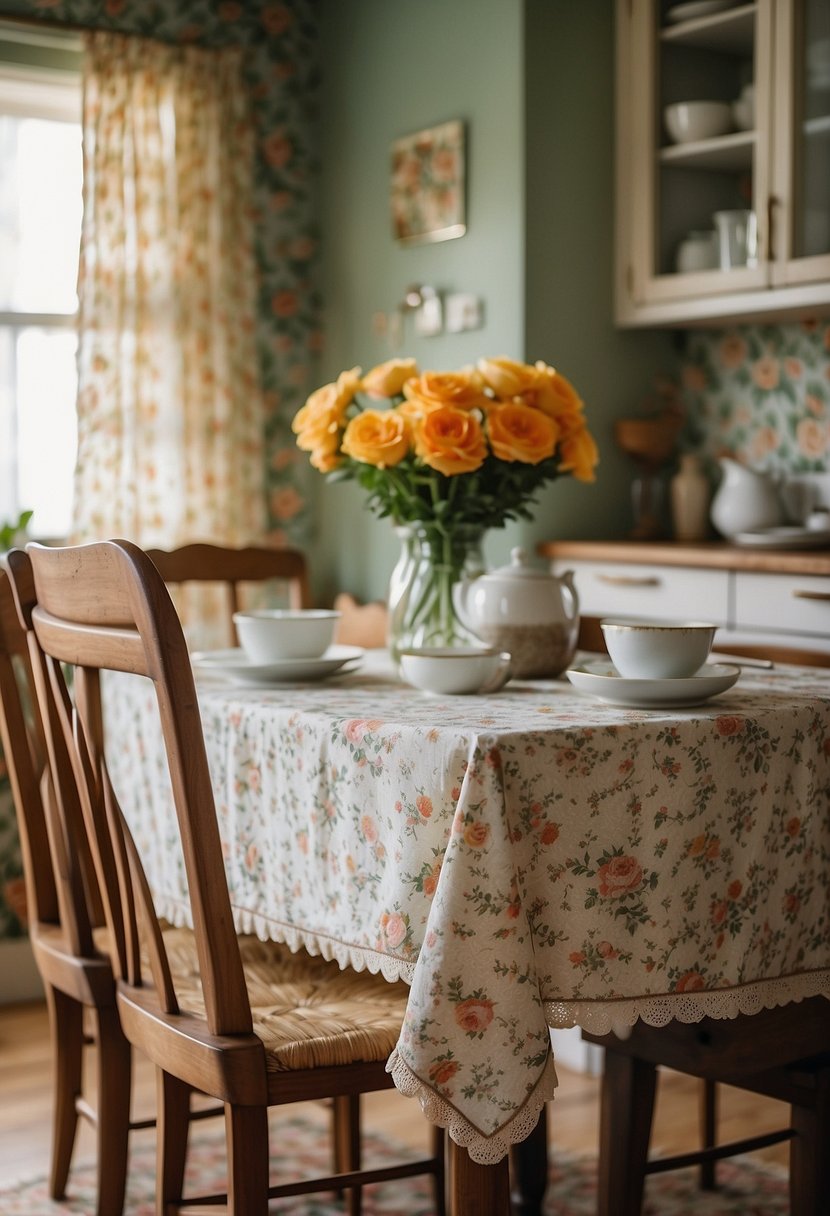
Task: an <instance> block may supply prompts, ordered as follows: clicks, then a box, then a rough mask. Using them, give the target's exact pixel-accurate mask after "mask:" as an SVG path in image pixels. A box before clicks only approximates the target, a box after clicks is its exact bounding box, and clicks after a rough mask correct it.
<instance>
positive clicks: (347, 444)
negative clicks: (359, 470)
mask: <svg viewBox="0 0 830 1216" xmlns="http://www.w3.org/2000/svg"><path fill="white" fill-rule="evenodd" d="M341 448H342V451H344V452H345V453H346V455H347V456H351V457H352V459H353V460H360V461H362V462H363V464H373V465H375V466H376V467H377V468H379V469H388V468H392V467H393V466H394V465H396V464H400V462H401V461H402V460H403V458H404V456H406V454H407V452H408V451H409V428H408V426H407V423H406V419H405V418H403V417H402V416H401V415H400V414H396V413H395V411H394V410H364V411H363V413H362V414H358V415H357V417H356V418H352V420H351V422H350V423H349V425H348V426H347V427H346V430H345V431H344V433H343V442H342V445H341Z"/></svg>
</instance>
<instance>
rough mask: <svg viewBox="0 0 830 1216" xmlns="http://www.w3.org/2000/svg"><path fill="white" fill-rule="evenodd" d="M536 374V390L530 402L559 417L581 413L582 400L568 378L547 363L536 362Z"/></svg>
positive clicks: (548, 413) (553, 416)
mask: <svg viewBox="0 0 830 1216" xmlns="http://www.w3.org/2000/svg"><path fill="white" fill-rule="evenodd" d="M536 373H537V375H538V377H539V378H538V381H537V387H536V391H535V392H534V395H533V402H532V404H533V405H535V406H536V408H537V409H539V410H541V411H542V413H543V414H547V415H548V416H549V417H551V418H556V419H560V418H562V417H563V416H565V417H571V418H575V417H577V416H579V415H580V414H581V413H582V409H583V402H582V398H581V397H580V395H579V393H578V392H577V391H576V389H575V388H574V386H573V385H572V384H571V382H570V380H568V379H566V377H565V376H563V375H562V373H561V372H558V371H557V370H556V368H554V367H548V365H547V363H542V362H539V363H537V364H536Z"/></svg>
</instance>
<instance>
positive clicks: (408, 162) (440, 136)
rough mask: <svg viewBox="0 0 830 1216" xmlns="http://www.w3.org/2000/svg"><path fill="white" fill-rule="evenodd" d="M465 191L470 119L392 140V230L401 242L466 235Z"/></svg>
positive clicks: (457, 120) (407, 243) (408, 242)
mask: <svg viewBox="0 0 830 1216" xmlns="http://www.w3.org/2000/svg"><path fill="white" fill-rule="evenodd" d="M464 191H465V170H464V124H463V122H461V121H460V120H459V119H456V120H454V121H452V122H445V123H441V125H440V126H437V127H429V128H427V129H426V130H425V131H416V132H415V134H414V135H405V136H404V137H403V138H402V139H396V140H395V142H394V143H393V144H392V188H391V203H392V231H393V234H394V236H395V239H396V240H397V241H398V242H399V243H400V244H401V245H415V244H422V243H423V242H426V241H449V240H452V238H453V237H456V236H463V235H464V233H465V232H466V230H467V226H466V223H465V198H464Z"/></svg>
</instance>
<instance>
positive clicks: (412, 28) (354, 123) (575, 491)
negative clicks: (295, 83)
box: [312, 0, 673, 599]
mask: <svg viewBox="0 0 830 1216" xmlns="http://www.w3.org/2000/svg"><path fill="white" fill-rule="evenodd" d="M612 12H613V4H612V0H582V3H580V4H573V3H570V2H569V0H395V2H394V3H389V2H388V0H348V3H343V2H342V0H323V4H322V9H321V37H322V47H321V52H322V53H321V69H322V96H321V116H322V142H321V151H322V223H321V229H322V233H323V247H322V259H323V265H322V286H323V293H324V315H325V322H326V346H325V354H324V356H323V363H322V376H321V379H322V380H328V379H331V378H333V377H334V376H335V375H336V374H337V372H338V371H340V370H341V369H342V368H344V367H351V366H353V365H354V364H360V365H362V366H363V367H364V368H367V367H369V366H371V365H373V364H374V363H377V362H380V361H381V360H382V359H385V358H388V357H390V355H392V354H393V353H399V354H412V355H414V356H415V357H416V358H417V359H418V361H419V363H420V365H421V366H422V367H424V368H440V369H449V368H454V367H459V366H461V365H463V364H464V363H468V362H471V361H474V360H475V359H476V358H478V357H479V356H480V355H483V354H490V355H501V354H504V355H509V356H511V357H513V358H519V359H528V360H530V361H535V360H536V359H544V360H546V361H547V362H550V363H552V364H554V365H556V366H559V367H560V368H561V370H562V371H563V372H564V373H565V374H566V375H567V376H568V377H569V378H571V379H572V380H573V381H574V382H575V383H576V384H577V385H578V387H579V389H580V391H581V392H582V394H583V396H584V397H585V400H586V402H588V406H589V412H590V421H591V426H592V429H593V430H594V432H595V434H596V436H597V439H598V441H599V442H600V444H601V448H602V455H603V463H602V466H601V469H600V475H599V480H598V482H597V484H596V486H593V487H585V486H578V485H576V484H574V483H572V482H570V481H569V480H567V479H564V480H563V481H561V482H559V483H557V484H555V485H554V486H552V487H551V488H550V489H549V490H548V491H547V492H546V493H545V496H544V498H543V499H542V500H541V503H540V508H539V511H538V513H537V518H536V520H535V521H534V523H533V524H531V525H514V526H512V527H510V528H508V529H505V530H504V531H499V532H495V533H493V534H491V536H490V537H489V538H488V542H487V557H488V559H489V560H490V561H491V562H493V563H495V562H500V561H502V560H503V559H505V558H506V556H507V552H508V550H509V547H510V545H511V544H515V543H516V542H517V540H524V541H527V542H531V541H533V540H535V539H537V538H541V537H551V536H577V535H581V536H591V535H597V536H599V535H621V534H622V533H623V532H624V531H625V528H626V527H627V526H628V519H627V517H626V513H627V510H628V486H629V482H630V471H629V470H628V469H626V468H625V467H624V466H623V464H622V463H621V460H620V458H619V457H618V456H617V454H616V453H615V452H614V451H613V449H612V446H611V443H610V438H609V437H610V425H611V419H612V418H613V417H614V416H618V415H620V414H621V413H625V412H627V411H630V410H635V409H638V408H639V403H640V400H641V398H642V397H643V396H644V395H645V393H646V392H647V391H649V389H650V387H651V384H652V380H653V378H654V375H655V373H656V372H657V371H659V370H660V368H661V367H664V366H665V365H666V364H668V365H669V367H671V366H673V346H672V344H671V340H670V338H669V337H668V336H667V335H665V334H654V333H652V334H649V335H644V334H634V335H631V334H629V335H623V334H618V333H617V332H616V331H615V330H614V328H613V324H612V232H613V189H612V170H613V151H612V149H613V79H612V76H613V69H612V65H613V54H612V42H613V24H612ZM452 118H462V119H464V120H465V122H466V123H467V136H468V145H467V167H468V190H467V198H468V214H467V221H468V232H467V234H466V236H464V237H462V238H460V239H458V240H453V241H447V242H444V243H441V244H436V245H420V246H412V247H407V248H401V247H399V246H397V245H396V244H395V242H394V240H393V239H392V236H391V233H390V221H389V150H390V144H391V142H392V141H393V140H394V139H396V138H397V137H399V136H402V135H406V134H409V133H411V132H413V131H416V130H419V129H420V128H422V127H428V126H431V125H433V124H435V123H438V122H442V121H445V120H447V119H452ZM413 282H415V283H417V282H422V283H428V284H430V285H432V286H433V287H435V288H437V289H439V290H441V291H464V292H473V293H475V294H476V295H478V296H480V297H482V299H483V301H484V324H483V327H482V328H481V329H479V330H476V331H472V332H469V333H465V334H460V335H442V336H441V337H438V338H429V339H419V338H417V337H416V336H415V335H414V333H413V330H412V321H411V319H408V320H407V321H406V330H405V336H404V341H403V343H402V347H401V349H400V350H399V351H397V352H394V351H392V350H391V349H390V347H389V346H388V345H387V344H386V343H385V342H384V341H383V340H382V339H380V338H378V337H377V336H375V335H374V334H373V332H372V315H373V313H375V312H376V311H389V310H390V309H393V308H394V307H395V305H396V304H397V303H398V301H399V300H400V299H401V298H402V296H403V292H404V289H405V287H406V286H407V284H409V283H413ZM317 494H318V502H317V508H318V510H317V535H316V539H315V542H314V545H313V550H312V554H313V558H312V560H313V567H314V574H315V590H316V593H317V595H318V597H319V598H321V599H322V598H326V597H327V596H328V595H330V594H331V592H332V591H333V590H334V589H336V588H338V587H342V588H346V589H348V590H351V591H352V592H353V593H355V594H357V595H359V596H361V597H363V598H369V597H381V596H383V595H384V594H385V589H386V581H387V579H388V575H389V571H390V570H391V567H392V565H393V563H394V559H395V556H396V554H397V545H396V542H395V539H394V537H393V535H392V533H391V528H390V526H389V525H388V523H385V522H383V521H377V520H376V519H375V518H374V517H373V516H371V515H370V514H369V513H368V512H367V511H366V510H365V507H364V500H363V496H362V495H361V492H360V491H359V490H358V489H356V488H355V487H354V486H353V485H348V484H347V485H341V486H329V485H325V484H324V483H323V479H322V478H320V479H319V483H318V486H317ZM323 571H325V575H324V574H323V573H322V572H323Z"/></svg>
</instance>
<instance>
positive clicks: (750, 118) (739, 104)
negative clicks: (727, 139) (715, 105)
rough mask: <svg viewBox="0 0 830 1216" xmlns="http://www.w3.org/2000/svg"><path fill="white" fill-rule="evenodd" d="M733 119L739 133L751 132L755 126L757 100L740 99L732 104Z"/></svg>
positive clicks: (751, 98) (749, 98)
mask: <svg viewBox="0 0 830 1216" xmlns="http://www.w3.org/2000/svg"><path fill="white" fill-rule="evenodd" d="M732 117H733V118H734V120H735V126H736V127H737V128H738V130H739V131H751V130H752V128H753V127H754V126H755V99H754V98H753V97H739V98H738V100H737V101H733V102H732Z"/></svg>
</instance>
